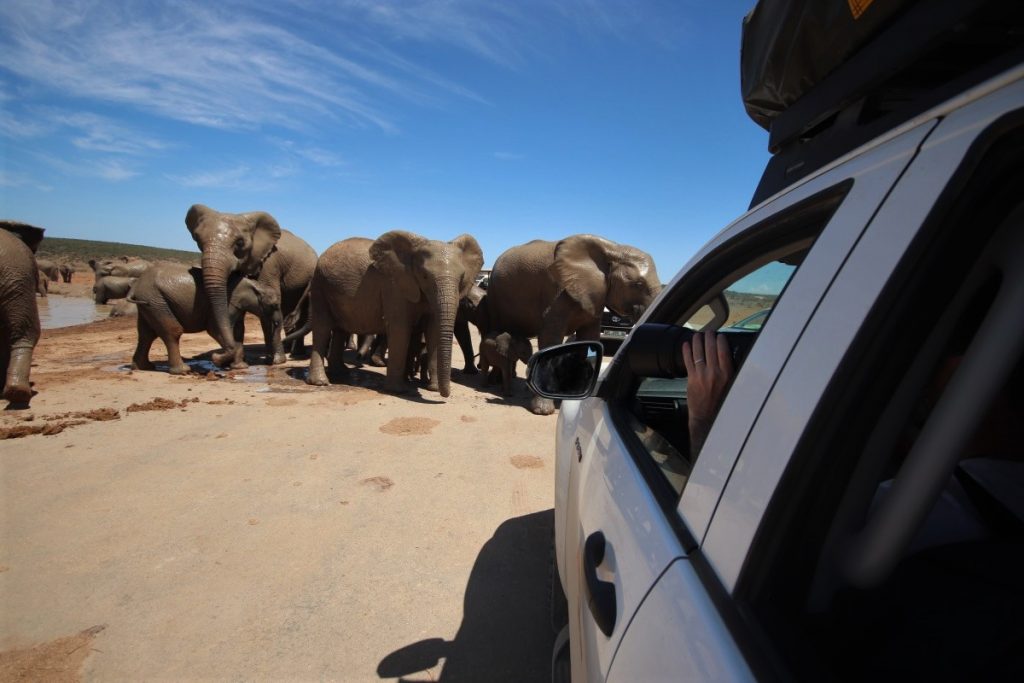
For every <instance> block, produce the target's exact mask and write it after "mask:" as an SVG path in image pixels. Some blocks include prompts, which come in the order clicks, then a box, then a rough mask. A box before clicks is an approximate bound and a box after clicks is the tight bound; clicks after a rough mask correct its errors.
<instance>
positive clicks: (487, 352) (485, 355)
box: [480, 332, 533, 396]
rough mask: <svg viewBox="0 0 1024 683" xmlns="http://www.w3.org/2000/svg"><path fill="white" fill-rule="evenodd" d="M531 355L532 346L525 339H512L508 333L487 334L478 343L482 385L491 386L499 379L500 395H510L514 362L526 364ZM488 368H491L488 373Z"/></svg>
mask: <svg viewBox="0 0 1024 683" xmlns="http://www.w3.org/2000/svg"><path fill="white" fill-rule="evenodd" d="M532 355H533V344H531V343H530V340H529V339H527V338H526V337H513V336H512V334H511V333H509V332H501V333H498V332H489V333H488V334H487V335H486V336H485V337H484V339H483V341H481V342H480V370H481V372H482V375H483V377H484V385H485V386H486V385H487V384H493V383H494V381H495V380H496V379H497V377H499V376H500V377H501V393H502V395H503V396H511V395H512V378H514V377H515V376H516V361H520V360H521V361H523V362H524V363H528V362H529V361H530V356H532ZM488 368H493V370H492V372H491V373H488V372H487V370H488Z"/></svg>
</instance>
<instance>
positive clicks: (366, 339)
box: [356, 334, 377, 363]
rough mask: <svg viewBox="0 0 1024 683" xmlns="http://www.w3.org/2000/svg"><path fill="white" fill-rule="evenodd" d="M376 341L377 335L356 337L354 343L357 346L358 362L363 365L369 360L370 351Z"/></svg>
mask: <svg viewBox="0 0 1024 683" xmlns="http://www.w3.org/2000/svg"><path fill="white" fill-rule="evenodd" d="M376 339H377V335H374V334H359V335H356V342H357V343H358V344H359V346H358V349H359V350H358V351H357V352H356V357H357V358H358V359H359V360H360V362H362V363H365V362H366V361H367V360H369V358H370V349H372V348H373V342H374V341H375V340H376Z"/></svg>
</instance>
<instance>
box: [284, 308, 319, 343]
mask: <svg viewBox="0 0 1024 683" xmlns="http://www.w3.org/2000/svg"><path fill="white" fill-rule="evenodd" d="M288 317H289V318H290V317H291V316H290V315H289V316H288ZM287 326H288V322H287V320H285V327H287ZM311 329H313V321H312V320H310V319H309V318H307V319H306V324H305V325H303V326H302V327H300V328H299V329H297V330H295V331H293V332H289V333H288V336H286V337H285V338H284V339H282V340H281V343H282V344H288V343H289V342H293V341H295V340H296V339H302V338H303V337H305V336H306V335H307V334H309V331H310V330H311Z"/></svg>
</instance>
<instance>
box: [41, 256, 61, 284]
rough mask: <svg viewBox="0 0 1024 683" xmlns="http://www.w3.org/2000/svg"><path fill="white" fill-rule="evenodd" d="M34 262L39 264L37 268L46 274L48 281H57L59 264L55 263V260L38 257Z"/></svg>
mask: <svg viewBox="0 0 1024 683" xmlns="http://www.w3.org/2000/svg"><path fill="white" fill-rule="evenodd" d="M36 263H37V264H38V265H39V270H40V271H41V272H43V273H45V274H46V277H47V278H48V279H49V280H50V282H57V280H58V278H59V276H60V266H59V265H57V262H56V261H51V260H50V259H45V258H40V259H36Z"/></svg>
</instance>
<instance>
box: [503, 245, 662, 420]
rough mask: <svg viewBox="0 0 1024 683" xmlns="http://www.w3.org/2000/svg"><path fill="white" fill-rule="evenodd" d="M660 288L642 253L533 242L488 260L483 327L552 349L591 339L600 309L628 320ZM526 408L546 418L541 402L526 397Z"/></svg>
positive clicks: (547, 408) (548, 409) (550, 408)
mask: <svg viewBox="0 0 1024 683" xmlns="http://www.w3.org/2000/svg"><path fill="white" fill-rule="evenodd" d="M659 291H661V281H660V280H659V278H658V271H657V270H656V269H655V267H654V259H653V258H652V257H651V255H650V254H648V253H647V252H644V251H641V250H639V249H637V248H635V247H631V246H628V245H625V244H617V243H615V242H612V241H610V240H606V239H604V238H603V237H598V236H596V235H573V236H571V237H567V238H565V239H563V240H561V241H559V242H548V241H544V240H534V241H532V242H528V243H526V244H522V245H520V246H517V247H512V248H511V249H509V250H507V251H506V252H504V253H503V254H502V255H501V256H499V257H498V259H497V260H496V261H495V262H494V268H493V269H492V271H491V278H490V283H489V285H488V288H487V300H486V309H487V317H488V324H489V326H490V329H491V330H493V331H497V332H510V333H512V334H513V335H514V336H522V337H537V347H538V348H539V349H544V348H547V347H548V346H552V345H554V344H560V343H561V342H562V341H563V340H564V339H565V337H566V336H567V335H569V334H575V335H576V339H578V340H581V341H585V340H595V341H596V340H597V339H599V338H600V336H601V314H602V313H603V311H604V309H605V307H607V308H609V309H611V310H612V311H615V312H616V313H618V314H620V315H625V316H629V317H630V318H632V319H634V320H636V319H637V318H638V317H639V316H640V314H642V313H643V311H644V310H645V309H646V308H647V306H648V305H650V303H651V301H652V300H653V299H654V297H655V296H656V295H657V294H658V292H659ZM530 410H532V411H533V412H534V413H537V414H538V415H549V414H551V413H552V412H554V410H555V406H554V403H553V402H551V401H550V400H548V399H544V398H541V397H539V396H534V397H533V400H532V402H531V405H530Z"/></svg>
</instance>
